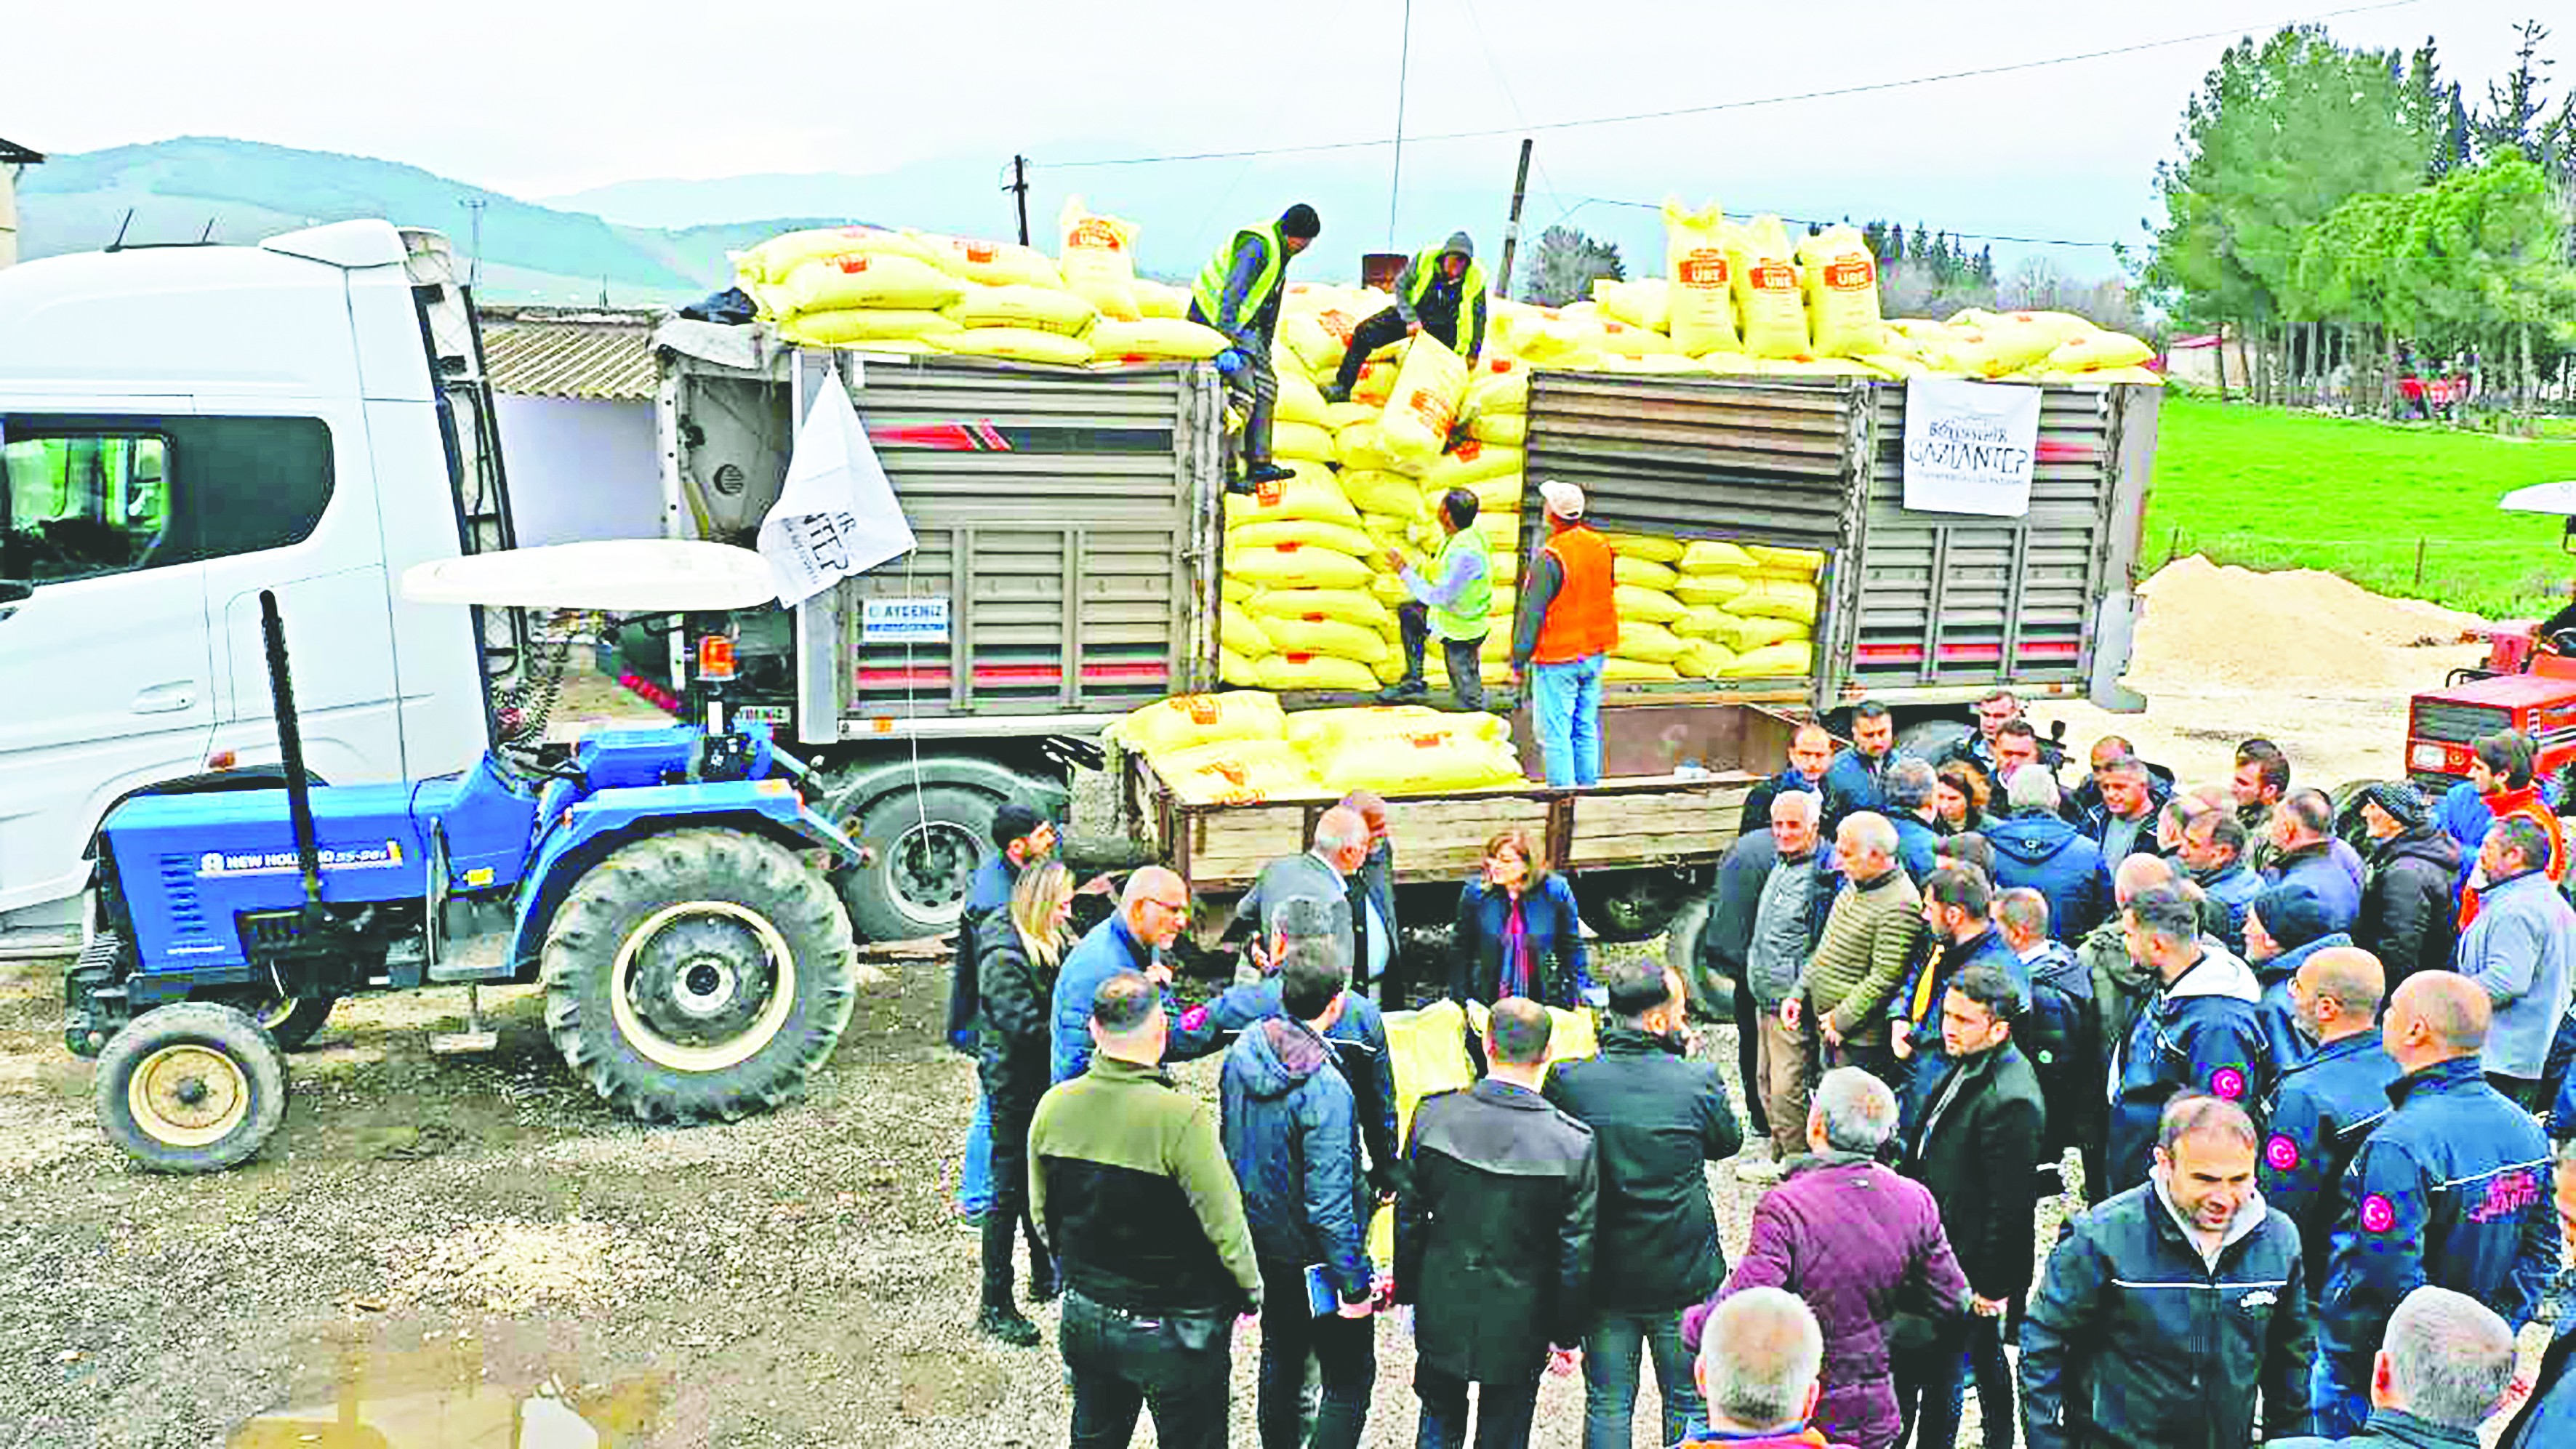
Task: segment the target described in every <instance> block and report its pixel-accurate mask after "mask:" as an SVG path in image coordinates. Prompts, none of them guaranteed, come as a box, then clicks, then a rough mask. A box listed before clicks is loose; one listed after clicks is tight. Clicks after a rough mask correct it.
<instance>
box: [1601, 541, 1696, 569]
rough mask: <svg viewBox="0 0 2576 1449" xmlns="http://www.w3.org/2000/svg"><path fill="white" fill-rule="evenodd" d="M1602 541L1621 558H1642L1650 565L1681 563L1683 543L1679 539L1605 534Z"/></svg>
mask: <svg viewBox="0 0 2576 1449" xmlns="http://www.w3.org/2000/svg"><path fill="white" fill-rule="evenodd" d="M1601 540H1602V542H1604V543H1607V544H1609V545H1610V551H1611V552H1612V553H1615V554H1617V555H1618V556H1619V557H1621V558H1641V559H1644V560H1646V561H1647V562H1648V563H1659V564H1671V563H1679V562H1680V561H1681V556H1682V541H1681V540H1680V539H1678V538H1659V537H1657V536H1655V535H1654V534H1650V533H1605V534H1603V535H1601Z"/></svg>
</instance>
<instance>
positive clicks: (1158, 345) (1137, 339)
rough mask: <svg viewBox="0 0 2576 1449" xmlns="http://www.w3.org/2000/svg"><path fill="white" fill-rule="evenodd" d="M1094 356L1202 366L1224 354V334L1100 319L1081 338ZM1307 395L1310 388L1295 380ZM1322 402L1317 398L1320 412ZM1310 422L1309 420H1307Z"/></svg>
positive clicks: (1153, 320)
mask: <svg viewBox="0 0 2576 1449" xmlns="http://www.w3.org/2000/svg"><path fill="white" fill-rule="evenodd" d="M1083 340H1084V341H1086V342H1088V343H1090V344H1091V350H1092V352H1093V353H1094V354H1096V355H1098V356H1099V357H1101V358H1103V359H1104V360H1107V361H1111V362H1205V361H1206V360H1208V359H1209V358H1211V357H1214V356H1216V355H1217V354H1218V353H1220V352H1223V351H1225V334H1224V333H1222V332H1219V331H1217V330H1216V329H1215V328H1213V327H1201V326H1200V325H1199V324H1197V323H1196V322H1182V321H1175V320H1173V319H1171V318H1168V317H1149V318H1145V319H1143V320H1140V321H1120V320H1115V319H1108V318H1104V319H1103V320H1101V321H1100V322H1098V323H1095V324H1094V325H1093V326H1092V329H1091V331H1090V332H1088V333H1086V334H1084V336H1083ZM1297 381H1298V382H1300V383H1305V386H1306V387H1307V389H1308V390H1309V391H1312V390H1313V388H1314V384H1312V383H1307V382H1306V381H1305V379H1303V378H1298V379H1297ZM1288 383H1289V379H1288V378H1287V377H1282V378H1280V379H1279V395H1280V398H1281V400H1282V401H1285V400H1286V398H1287V396H1288ZM1322 402H1323V399H1321V398H1317V399H1316V403H1317V405H1318V407H1317V410H1318V411H1319V412H1320V411H1321V404H1322ZM1310 421H1311V420H1310Z"/></svg>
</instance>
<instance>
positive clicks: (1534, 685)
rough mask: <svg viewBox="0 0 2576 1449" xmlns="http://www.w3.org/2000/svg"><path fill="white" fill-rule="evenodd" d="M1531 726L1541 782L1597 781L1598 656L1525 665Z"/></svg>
mask: <svg viewBox="0 0 2576 1449" xmlns="http://www.w3.org/2000/svg"><path fill="white" fill-rule="evenodd" d="M1530 699H1531V707H1532V710H1533V719H1532V724H1531V728H1532V729H1534V730H1536V731H1537V733H1538V752H1539V757H1540V758H1541V759H1543V760H1544V761H1546V768H1547V782H1548V783H1549V784H1550V785H1554V786H1557V787H1558V788H1560V789H1561V788H1563V787H1565V786H1568V785H1598V784H1600V783H1601V656H1600V655H1598V654H1587V655H1585V656H1583V657H1582V658H1580V659H1569V660H1567V661H1566V662H1565V663H1563V664H1533V665H1531V666H1530Z"/></svg>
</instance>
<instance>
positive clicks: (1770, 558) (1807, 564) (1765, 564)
mask: <svg viewBox="0 0 2576 1449" xmlns="http://www.w3.org/2000/svg"><path fill="white" fill-rule="evenodd" d="M1744 552H1745V553H1746V555H1747V556H1749V557H1750V558H1751V559H1752V560H1753V567H1755V568H1758V569H1774V570H1779V571H1783V572H1787V573H1794V574H1805V575H1807V576H1809V577H1810V578H1812V577H1814V576H1815V575H1816V574H1817V573H1818V572H1819V571H1820V570H1822V569H1823V568H1824V566H1825V556H1824V555H1823V554H1821V553H1818V552H1817V551H1815V550H1814V549H1811V548H1779V547H1776V546H1774V545H1771V544H1767V543H1748V544H1746V545H1745V546H1744Z"/></svg>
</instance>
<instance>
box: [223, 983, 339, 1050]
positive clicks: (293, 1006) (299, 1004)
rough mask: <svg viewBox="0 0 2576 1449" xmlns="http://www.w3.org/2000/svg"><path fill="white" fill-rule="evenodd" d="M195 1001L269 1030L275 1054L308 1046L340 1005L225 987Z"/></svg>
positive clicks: (267, 990) (334, 999) (332, 1001)
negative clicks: (236, 1013) (222, 1007)
mask: <svg viewBox="0 0 2576 1449" xmlns="http://www.w3.org/2000/svg"><path fill="white" fill-rule="evenodd" d="M197 999H198V1000H200V1001H219V1002H222V1003H223V1004H224V1005H226V1006H230V1007H236V1008H238V1009H240V1010H241V1011H243V1012H244V1013H246V1014H248V1015H249V1017H250V1019H251V1020H253V1021H256V1022H258V1023H259V1024H260V1025H261V1026H263V1027H265V1028H267V1029H268V1034H269V1035H270V1036H272V1037H274V1038H276V1039H277V1047H278V1050H280V1051H289V1052H300V1051H302V1050H304V1048H305V1047H306V1046H308V1045H310V1044H311V1043H312V1041H313V1038H314V1037H316V1036H319V1035H320V1034H321V1032H322V1028H323V1026H324V1025H325V1024H326V1023H328V1022H329V1021H330V1020H331V1008H333V1007H335V1006H337V1005H339V1004H340V998H338V997H336V996H283V997H282V996H279V995H278V994H277V990H276V988H275V987H269V986H248V987H243V986H234V987H226V988H223V989H222V990H220V991H210V992H205V993H202V994H200V995H199V996H198V997H197Z"/></svg>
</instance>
